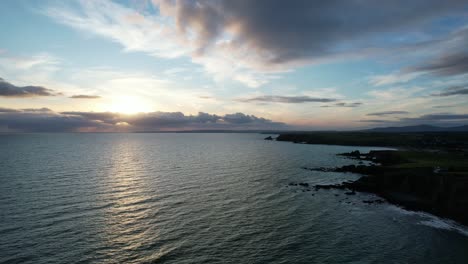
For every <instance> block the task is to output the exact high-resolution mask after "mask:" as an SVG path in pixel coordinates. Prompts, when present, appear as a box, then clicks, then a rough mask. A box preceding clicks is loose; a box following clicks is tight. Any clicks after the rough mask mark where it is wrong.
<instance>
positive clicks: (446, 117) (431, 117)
mask: <svg viewBox="0 0 468 264" xmlns="http://www.w3.org/2000/svg"><path fill="white" fill-rule="evenodd" d="M453 120H456V121H457V120H459V121H463V120H464V121H468V114H453V113H439V114H428V115H422V116H419V117H406V118H401V119H400V121H403V122H408V121H411V122H415V121H416V122H421V121H453Z"/></svg>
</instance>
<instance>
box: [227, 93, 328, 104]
mask: <svg viewBox="0 0 468 264" xmlns="http://www.w3.org/2000/svg"><path fill="white" fill-rule="evenodd" d="M336 100H337V99H334V98H317V97H310V96H279V95H262V96H255V97H250V98H239V99H236V101H239V102H244V103H251V102H262V103H286V104H301V103H329V102H334V101H336Z"/></svg>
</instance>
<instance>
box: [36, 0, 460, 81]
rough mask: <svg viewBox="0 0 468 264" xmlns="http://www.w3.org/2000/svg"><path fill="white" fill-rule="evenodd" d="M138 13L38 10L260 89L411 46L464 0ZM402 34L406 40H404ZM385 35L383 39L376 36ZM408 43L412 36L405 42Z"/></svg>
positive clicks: (275, 0) (169, 6)
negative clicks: (301, 69)
mask: <svg viewBox="0 0 468 264" xmlns="http://www.w3.org/2000/svg"><path fill="white" fill-rule="evenodd" d="M152 3H153V4H154V7H155V10H156V14H154V12H150V11H148V12H140V11H137V10H134V9H131V8H128V7H125V6H123V5H120V4H117V3H114V2H112V1H109V0H101V1H80V2H78V5H72V4H69V5H67V4H62V5H57V6H49V7H48V8H46V10H45V11H44V13H45V14H46V15H48V16H50V17H52V18H53V19H55V20H56V21H58V22H60V23H62V24H65V25H67V26H70V27H73V28H75V29H78V30H81V31H83V32H86V33H92V34H95V35H99V36H103V37H106V38H109V39H111V40H112V41H115V42H117V43H119V44H121V45H122V46H123V47H124V50H125V51H140V52H145V53H147V54H150V55H152V56H156V57H163V58H177V57H181V56H186V57H189V58H190V59H191V60H192V62H194V63H196V64H200V65H202V67H203V68H204V69H205V71H206V72H207V73H208V74H210V75H212V76H213V77H214V79H215V80H222V79H225V78H230V79H233V80H237V81H239V82H242V83H244V84H245V85H247V86H250V87H259V86H261V85H264V84H266V83H268V82H270V81H271V79H272V78H277V76H275V75H272V73H278V72H284V71H288V70H291V69H294V68H295V67H298V66H302V65H306V64H314V63H323V62H327V61H333V60H337V59H343V58H354V57H360V56H361V57H362V56H367V55H368V54H370V53H375V52H376V51H387V50H389V49H391V48H392V47H395V46H397V47H399V46H401V45H404V44H411V45H414V41H413V39H412V38H410V37H408V38H405V37H406V36H411V34H412V33H414V31H415V29H420V28H421V27H422V26H424V25H426V24H429V23H431V22H433V21H434V20H437V19H440V18H442V17H444V16H446V15H454V16H455V15H460V14H462V10H463V7H466V2H465V1H436V0H429V1H411V2H408V1H403V0H398V1H391V2H386V3H381V2H376V1H372V0H361V1H322V2H317V1H306V0H302V1H292V2H291V1H289V2H285V1H282V0H268V1H265V0H263V1H262V0H260V1H250V0H236V1H229V0H220V1H211V0H199V1H190V0H187V1H171V0H153V1H152ZM405 39H408V40H407V41H406V42H405V41H404V40H405ZM382 40H385V41H382ZM411 41H413V42H411Z"/></svg>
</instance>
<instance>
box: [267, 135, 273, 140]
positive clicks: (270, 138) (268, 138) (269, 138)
mask: <svg viewBox="0 0 468 264" xmlns="http://www.w3.org/2000/svg"><path fill="white" fill-rule="evenodd" d="M265 140H273V138H272V137H271V136H268V137H266V138H265Z"/></svg>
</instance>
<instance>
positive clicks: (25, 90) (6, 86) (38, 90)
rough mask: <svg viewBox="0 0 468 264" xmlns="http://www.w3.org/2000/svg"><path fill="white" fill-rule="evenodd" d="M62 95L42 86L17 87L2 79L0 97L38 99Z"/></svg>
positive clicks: (0, 80)
mask: <svg viewBox="0 0 468 264" xmlns="http://www.w3.org/2000/svg"><path fill="white" fill-rule="evenodd" d="M60 94H61V93H58V92H55V91H54V90H52V89H47V88H44V87H42V86H31V85H29V86H22V87H21V86H16V85H13V84H11V83H9V82H7V81H5V80H3V79H2V78H0V96H3V97H37V96H56V95H60Z"/></svg>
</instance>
